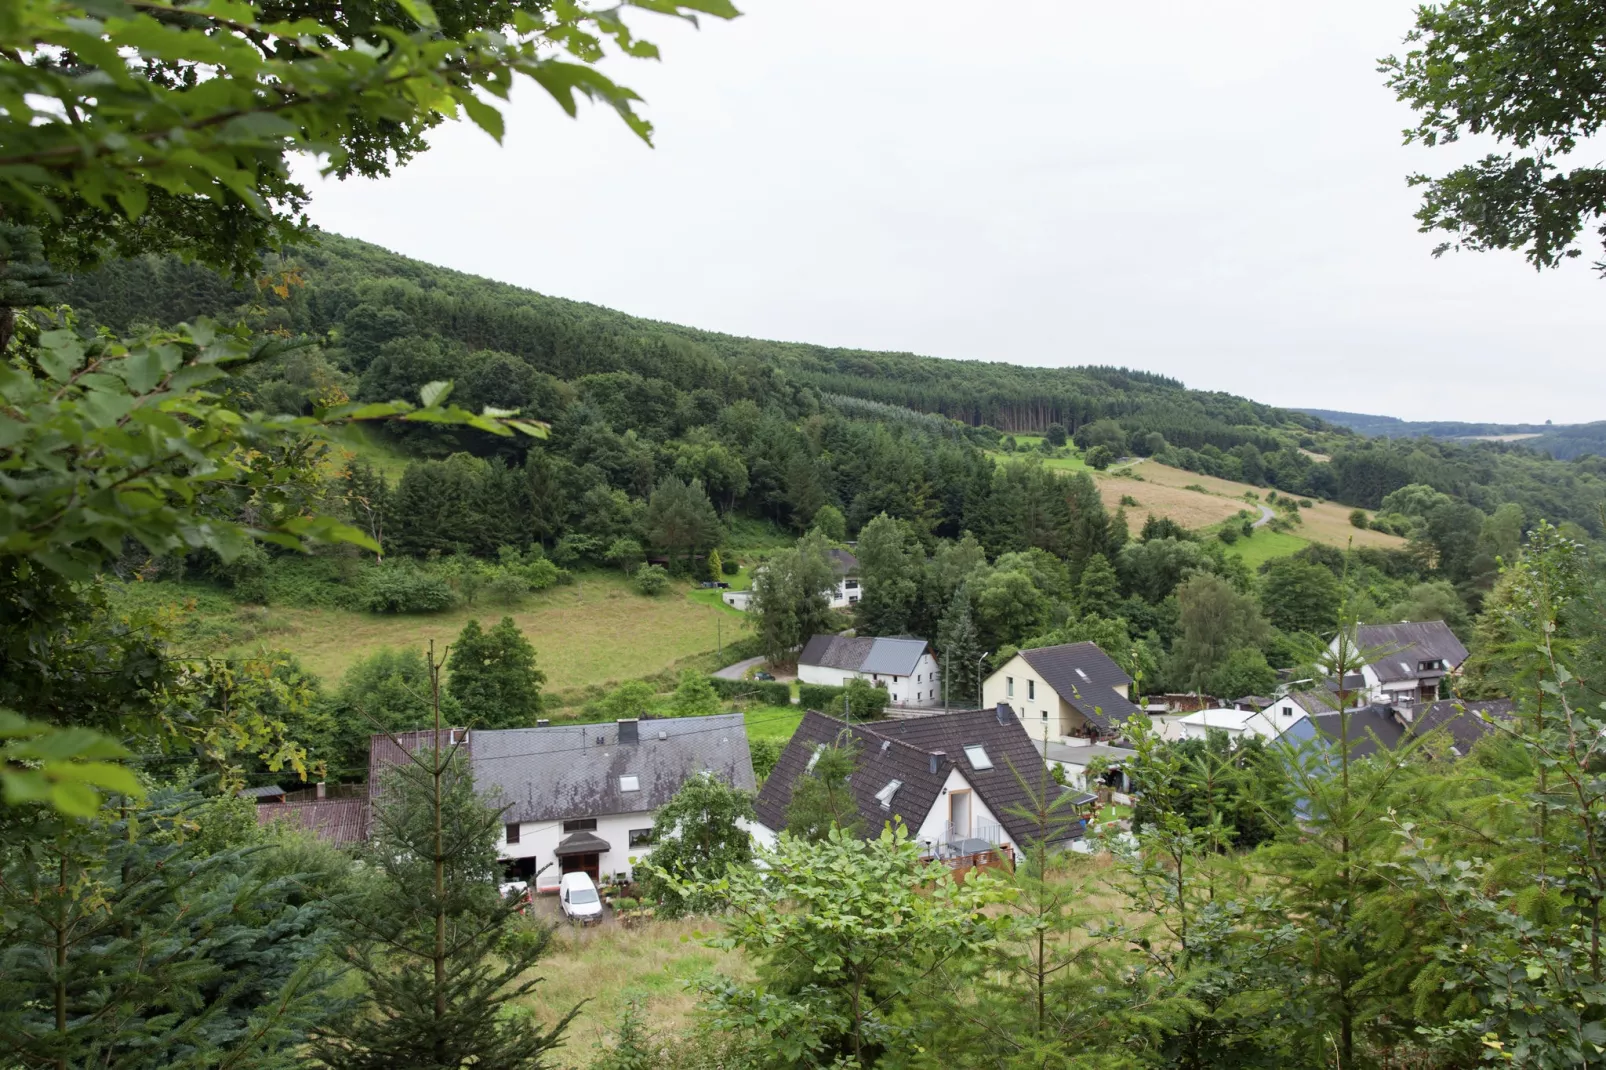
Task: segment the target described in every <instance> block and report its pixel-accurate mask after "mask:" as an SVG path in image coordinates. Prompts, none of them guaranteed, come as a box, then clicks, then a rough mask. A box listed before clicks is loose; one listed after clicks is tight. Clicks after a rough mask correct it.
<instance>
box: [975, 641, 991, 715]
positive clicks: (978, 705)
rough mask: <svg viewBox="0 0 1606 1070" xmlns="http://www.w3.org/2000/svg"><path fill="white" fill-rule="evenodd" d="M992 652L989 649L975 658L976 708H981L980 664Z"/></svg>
mask: <svg viewBox="0 0 1606 1070" xmlns="http://www.w3.org/2000/svg"><path fill="white" fill-rule="evenodd" d="M992 654H993V652H992V651H991V650H989V651H987V652H986V653H985V654H983V655H982V656H981V657H979V658H977V659H976V708H977V709H978V710H979V709H981V708H982V694H981V666H982V663H983V662H985V661H986V660H987V659H988V658H990V657H992Z"/></svg>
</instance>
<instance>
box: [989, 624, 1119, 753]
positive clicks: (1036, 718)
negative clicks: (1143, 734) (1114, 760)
mask: <svg viewBox="0 0 1606 1070" xmlns="http://www.w3.org/2000/svg"><path fill="white" fill-rule="evenodd" d="M1131 687H1132V677H1130V676H1128V675H1127V674H1126V673H1125V672H1123V671H1122V669H1121V667H1120V666H1119V665H1117V664H1116V663H1115V662H1114V660H1112V659H1111V658H1110V656H1109V655H1108V654H1106V653H1105V652H1104V651H1102V650H1100V649H1099V648H1098V645H1097V644H1095V643H1064V644H1061V645H1059V646H1045V647H1039V648H1037V649H1036V650H1022V651H1021V652H1020V653H1018V654H1016V655H1015V656H1014V657H1012V658H1010V659H1009V660H1008V661H1007V662H1005V663H1004V664H1003V665H1002V666H1000V667H999V669H998V671H997V672H995V673H993V674H992V675H991V676H989V677H987V680H986V682H985V683H983V684H982V692H981V697H982V705H983V706H987V707H997V705H998V704H999V703H1008V704H1009V705H1010V706H1012V707H1013V708H1015V709H1018V710H1020V716H1021V720H1022V721H1023V722H1024V723H1025V724H1026V726H1027V729H1026V730H1027V732H1028V733H1029V734H1030V735H1031V737H1032V738H1033V739H1036V740H1058V741H1060V742H1062V743H1065V744H1067V745H1069V746H1079V745H1086V744H1090V743H1093V742H1096V741H1098V740H1107V739H1111V738H1114V737H1115V736H1117V735H1119V734H1120V730H1121V725H1122V724H1124V723H1125V722H1126V721H1127V720H1128V719H1129V718H1132V717H1145V718H1146V717H1147V716H1148V715H1147V714H1146V713H1145V712H1144V711H1143V710H1142V709H1141V708H1140V707H1138V706H1136V705H1134V704H1133V702H1132V699H1131V696H1130V690H1131Z"/></svg>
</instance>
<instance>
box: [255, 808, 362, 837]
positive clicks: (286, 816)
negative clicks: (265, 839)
mask: <svg viewBox="0 0 1606 1070" xmlns="http://www.w3.org/2000/svg"><path fill="white" fill-rule="evenodd" d="M256 811H257V824H259V825H269V824H272V823H273V822H275V821H286V822H289V823H290V824H292V825H294V826H295V827H297V828H301V829H306V830H307V831H309V832H311V833H313V834H314V835H316V836H317V837H318V838H319V839H320V840H323V841H325V842H327V843H361V842H362V841H363V840H365V839H367V838H368V800H367V799H366V798H355V799H313V800H310V801H308V802H293V803H264V804H262V805H261V806H258V807H257V808H256Z"/></svg>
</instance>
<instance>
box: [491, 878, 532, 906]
mask: <svg viewBox="0 0 1606 1070" xmlns="http://www.w3.org/2000/svg"><path fill="white" fill-rule="evenodd" d="M499 890H500V891H501V893H502V898H503V899H512V900H516V901H517V902H518V904H519V913H520V914H523V913H525V912H526V911H528V910H529V909H530V903H531V901H532V893H531V891H530V884H529V882H528V881H505V882H504V883H503V884H502V885H501V887H500V889H499Z"/></svg>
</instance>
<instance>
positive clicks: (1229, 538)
mask: <svg viewBox="0 0 1606 1070" xmlns="http://www.w3.org/2000/svg"><path fill="white" fill-rule="evenodd" d="M1240 534H1241V529H1240V528H1239V527H1238V526H1237V525H1235V524H1234V523H1232V521H1230V520H1229V521H1228V522H1227V526H1226V527H1224V528H1222V529H1221V530H1220V531H1219V532H1217V533H1216V538H1218V539H1220V540H1221V541H1222V542H1224V543H1226V544H1227V545H1228V546H1231V545H1232V544H1233V543H1235V542H1237V541H1238V536H1239V535H1240Z"/></svg>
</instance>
